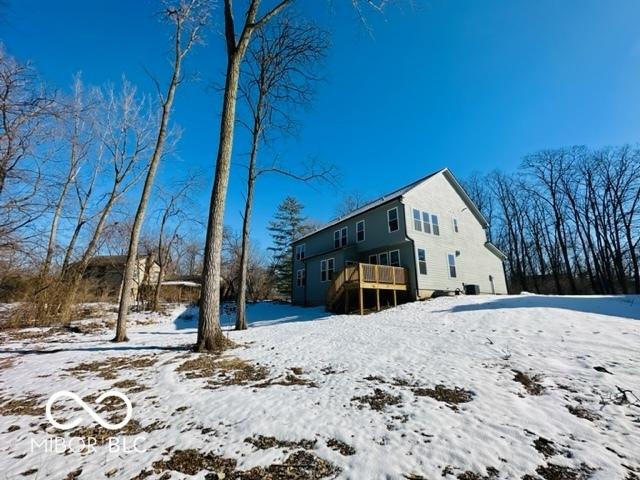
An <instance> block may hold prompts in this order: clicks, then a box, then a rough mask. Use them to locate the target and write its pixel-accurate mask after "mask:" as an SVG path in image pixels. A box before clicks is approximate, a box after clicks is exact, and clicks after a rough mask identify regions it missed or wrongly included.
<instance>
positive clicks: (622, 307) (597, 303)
mask: <svg viewBox="0 0 640 480" xmlns="http://www.w3.org/2000/svg"><path fill="white" fill-rule="evenodd" d="M510 308H557V309H564V310H573V311H576V312H584V313H595V314H598V315H609V316H613V317H622V318H631V319H634V320H640V295H616V296H614V295H610V296H592V295H591V296H559V295H521V296H514V297H506V298H495V299H494V300H491V301H489V302H483V303H474V304H466V305H456V306H454V307H452V308H451V309H449V310H442V311H443V312H445V311H447V312H453V313H457V312H474V311H479V310H498V309H510Z"/></svg>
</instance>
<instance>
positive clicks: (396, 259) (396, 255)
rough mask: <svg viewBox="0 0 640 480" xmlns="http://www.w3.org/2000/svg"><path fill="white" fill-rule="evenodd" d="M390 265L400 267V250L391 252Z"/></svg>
mask: <svg viewBox="0 0 640 480" xmlns="http://www.w3.org/2000/svg"><path fill="white" fill-rule="evenodd" d="M389 265H392V266H394V267H399V266H400V250H393V251H391V252H389Z"/></svg>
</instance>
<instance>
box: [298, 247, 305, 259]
mask: <svg viewBox="0 0 640 480" xmlns="http://www.w3.org/2000/svg"><path fill="white" fill-rule="evenodd" d="M304 250H305V248H304V243H303V244H302V245H296V260H304Z"/></svg>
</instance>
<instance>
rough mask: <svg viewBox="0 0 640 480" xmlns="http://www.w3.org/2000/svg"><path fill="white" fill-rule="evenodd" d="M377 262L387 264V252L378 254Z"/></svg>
mask: <svg viewBox="0 0 640 480" xmlns="http://www.w3.org/2000/svg"><path fill="white" fill-rule="evenodd" d="M378 263H379V264H380V265H389V254H388V253H386V252H385V253H381V254H380V255H378Z"/></svg>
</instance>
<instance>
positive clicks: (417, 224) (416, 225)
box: [413, 208, 422, 232]
mask: <svg viewBox="0 0 640 480" xmlns="http://www.w3.org/2000/svg"><path fill="white" fill-rule="evenodd" d="M413 229H414V230H415V231H416V232H421V231H422V217H421V214H420V210H418V209H417V208H414V209H413Z"/></svg>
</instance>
